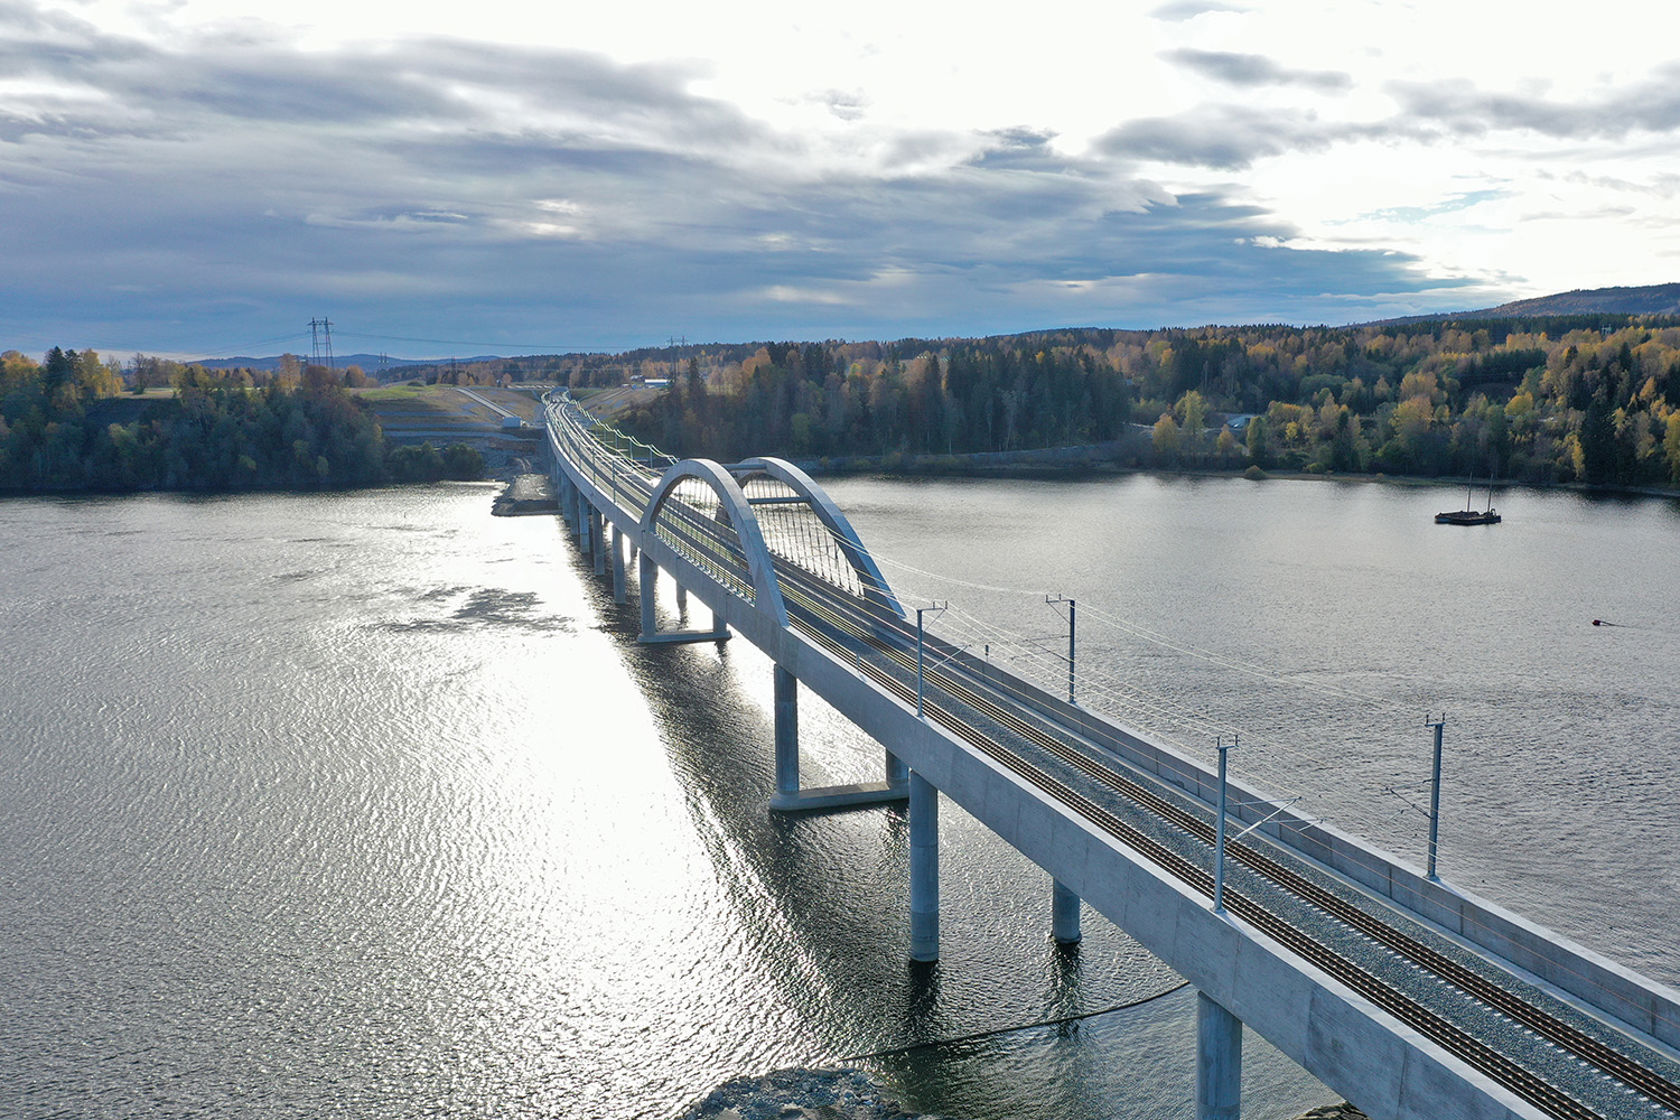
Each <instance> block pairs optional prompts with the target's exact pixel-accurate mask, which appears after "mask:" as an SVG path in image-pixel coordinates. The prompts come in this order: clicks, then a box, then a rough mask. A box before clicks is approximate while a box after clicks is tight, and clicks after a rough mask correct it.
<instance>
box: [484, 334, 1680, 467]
mask: <svg viewBox="0 0 1680 1120" xmlns="http://www.w3.org/2000/svg"><path fill="white" fill-rule="evenodd" d="M731 349H732V350H733V351H734V353H736V354H738V353H740V352H741V349H742V348H731ZM504 372H505V371H504ZM638 376H639V377H640V378H642V379H644V380H645V379H650V378H670V386H669V388H668V389H666V390H665V391H664V392H663V393H662V394H661V395H660V396H659V397H658V398H657V399H656V400H655V401H654V402H653V403H652V404H650V405H648V406H646V407H643V408H640V409H636V410H633V411H631V412H630V413H628V414H627V415H625V416H623V417H621V418H620V422H621V423H622V424H623V426H625V427H626V428H627V429H628V430H630V431H632V432H634V433H635V434H636V435H637V436H638V437H640V438H642V439H644V440H647V441H649V442H653V443H657V444H659V445H660V446H662V447H664V448H666V449H667V450H669V451H671V452H674V453H677V454H682V455H705V456H708V457H711V458H723V459H731V458H740V457H744V456H747V455H752V454H780V455H786V456H790V457H793V458H799V459H805V460H821V459H824V458H840V457H850V456H858V455H864V456H872V457H876V458H882V457H885V458H889V459H891V458H893V457H902V456H921V457H929V456H932V457H936V458H937V457H941V456H956V455H962V454H967V453H972V452H995V451H1017V450H1025V449H1037V448H1045V447H1055V446H1068V445H1079V444H1119V445H1120V446H1118V447H1111V448H1108V449H1106V455H1107V457H1108V458H1109V459H1111V460H1112V461H1116V462H1118V463H1120V464H1121V465H1123V466H1133V467H1161V468H1203V469H1243V468H1245V467H1248V466H1255V467H1259V468H1262V469H1268V470H1271V469H1278V470H1290V471H1304V472H1309V473H1383V474H1394V475H1412V476H1424V477H1443V476H1460V477H1462V476H1466V475H1472V474H1473V475H1475V476H1476V477H1480V478H1489V477H1497V478H1501V479H1506V480H1511V481H1521V482H1535V483H1550V482H1582V483H1588V484H1593V485H1619V486H1672V485H1676V484H1680V318H1674V317H1653V316H1627V315H1607V314H1589V315H1574V316H1544V317H1524V318H1513V319H1490V318H1478V319H1464V320H1431V321H1413V322H1403V323H1386V324H1372V325H1367V326H1354V327H1294V326H1287V325H1275V324H1274V325H1258V326H1245V327H1200V328H1171V329H1161V330H1152V331H1123V330H1103V329H1094V328H1092V329H1070V330H1058V331H1042V332H1031V333H1027V334H1020V335H1008V336H997V337H992V338H984V339H901V340H899V341H896V342H891V343H878V342H866V343H855V342H820V343H817V342H807V343H792V342H789V343H765V344H759V345H757V346H756V347H755V348H754V349H753V351H752V353H751V354H748V355H746V356H744V357H739V358H737V357H735V356H734V354H726V353H718V352H713V351H703V352H700V353H692V354H689V355H687V356H686V357H685V358H682V359H680V360H676V361H670V360H662V359H656V358H653V357H651V356H649V357H644V358H642V359H640V361H639V362H638V363H637V366H636V368H635V369H634V370H632V369H631V368H630V367H629V365H628V364H627V363H626V362H624V361H623V360H622V358H619V359H617V360H615V359H614V358H609V357H605V356H603V357H602V358H601V360H600V361H598V362H596V363H594V364H588V363H582V364H579V365H577V366H575V367H574V368H573V369H572V370H571V371H570V376H569V383H570V384H571V385H572V386H573V387H574V388H588V387H591V386H596V385H605V384H619V383H621V382H622V381H624V380H629V379H633V378H635V377H638ZM935 467H936V468H937V463H935Z"/></svg>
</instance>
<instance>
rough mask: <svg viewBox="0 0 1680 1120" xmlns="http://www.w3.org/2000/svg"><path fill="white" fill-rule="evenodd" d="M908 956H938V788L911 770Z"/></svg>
mask: <svg viewBox="0 0 1680 1120" xmlns="http://www.w3.org/2000/svg"><path fill="white" fill-rule="evenodd" d="M910 959H911V960H913V961H936V960H938V959H939V790H938V789H937V788H936V787H935V786H934V784H933V783H932V782H930V781H928V780H927V779H926V778H924V777H922V776H921V775H920V774H918V773H917V772H916V771H914V770H912V771H910Z"/></svg>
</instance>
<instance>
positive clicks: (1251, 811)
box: [944, 646, 1680, 1049]
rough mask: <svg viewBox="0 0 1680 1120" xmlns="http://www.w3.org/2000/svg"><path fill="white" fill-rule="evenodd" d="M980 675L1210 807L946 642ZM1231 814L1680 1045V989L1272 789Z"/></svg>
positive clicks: (1159, 753) (1244, 797)
mask: <svg viewBox="0 0 1680 1120" xmlns="http://www.w3.org/2000/svg"><path fill="white" fill-rule="evenodd" d="M944 655H948V656H951V657H954V658H955V659H956V660H958V661H959V662H961V663H962V664H963V665H964V667H965V668H966V669H967V670H968V671H969V672H972V673H974V674H975V675H977V676H983V677H989V678H990V679H991V680H992V681H993V682H995V683H997V684H1000V685H1002V686H1003V687H1005V688H1006V689H1008V690H1009V691H1011V692H1013V693H1015V694H1017V695H1019V696H1021V697H1023V698H1026V699H1029V700H1030V702H1031V703H1033V704H1036V705H1037V706H1039V707H1040V708H1042V709H1043V710H1045V711H1048V712H1053V713H1055V714H1056V715H1057V716H1058V717H1059V718H1060V719H1062V720H1063V721H1064V722H1066V723H1067V724H1069V725H1071V726H1074V727H1077V728H1079V729H1080V730H1081V731H1082V732H1083V733H1084V734H1085V735H1086V736H1087V737H1088V738H1090V739H1091V740H1092V741H1093V742H1096V743H1098V744H1099V745H1101V746H1104V747H1107V748H1108V749H1109V750H1112V751H1113V752H1114V753H1116V754H1117V755H1119V756H1120V757H1121V758H1123V759H1125V760H1126V761H1127V762H1129V763H1131V764H1132V765H1134V766H1136V767H1137V768H1138V769H1140V770H1142V771H1144V772H1145V773H1148V774H1153V775H1155V776H1156V777H1158V778H1159V779H1160V780H1161V781H1163V782H1166V783H1167V784H1169V785H1172V786H1175V787H1177V788H1178V789H1181V790H1183V791H1184V792H1186V793H1188V794H1190V795H1192V796H1194V797H1196V798H1198V799H1199V800H1201V801H1203V802H1205V803H1207V804H1210V805H1211V804H1213V803H1214V802H1215V801H1216V800H1217V798H1218V792H1219V776H1218V773H1217V772H1216V771H1213V770H1211V769H1209V768H1207V767H1204V766H1202V765H1201V764H1200V763H1198V762H1196V761H1195V760H1194V759H1191V758H1188V757H1186V756H1185V755H1182V754H1180V753H1178V752H1177V751H1175V750H1172V749H1171V748H1169V747H1166V746H1163V745H1161V744H1159V743H1154V742H1151V741H1150V740H1149V739H1147V738H1145V737H1144V736H1143V735H1142V734H1141V733H1139V732H1137V731H1134V730H1132V729H1130V728H1127V727H1124V726H1122V725H1121V724H1118V723H1116V722H1114V721H1113V720H1110V719H1109V718H1107V717H1106V716H1103V715H1102V714H1100V713H1097V712H1093V711H1090V710H1088V709H1085V708H1082V707H1078V706H1076V705H1073V704H1069V703H1068V702H1067V701H1066V700H1065V699H1062V698H1061V697H1058V696H1055V695H1052V694H1051V693H1048V692H1046V691H1045V690H1044V689H1042V688H1041V687H1039V686H1038V685H1035V684H1033V683H1032V682H1030V681H1027V680H1025V679H1023V678H1021V677H1018V676H1016V675H1015V674H1013V673H1010V672H1009V671H1008V670H1006V669H1002V668H1000V667H998V666H995V665H991V664H988V663H987V662H985V661H983V660H981V659H980V658H977V657H975V656H974V655H973V654H971V653H968V652H966V651H962V650H958V649H956V648H955V647H949V646H947V647H945V650H944ZM1227 785H1228V788H1229V791H1230V792H1229V794H1228V812H1229V814H1230V816H1231V817H1232V818H1233V819H1234V820H1237V821H1240V822H1241V823H1242V826H1243V827H1249V826H1254V828H1255V831H1256V832H1259V833H1262V834H1264V835H1265V836H1267V837H1268V838H1270V839H1271V840H1273V841H1275V842H1277V843H1279V844H1281V845H1283V846H1285V847H1287V848H1290V849H1292V850H1293V851H1296V852H1298V853H1300V854H1301V855H1304V856H1306V857H1308V858H1310V859H1312V860H1315V861H1316V862H1318V863H1321V864H1323V865H1324V866H1326V867H1328V868H1330V869H1331V870H1333V871H1336V872H1339V873H1340V874H1341V875H1343V876H1344V877H1346V878H1348V879H1351V880H1353V881H1354V882H1356V883H1358V884H1360V885H1361V886H1363V887H1364V888H1365V889H1367V890H1368V891H1370V892H1371V893H1373V894H1375V895H1378V896H1381V897H1383V898H1386V899H1388V900H1389V901H1390V902H1392V903H1393V904H1394V905H1395V906H1397V907H1399V908H1400V909H1402V910H1405V911H1407V912H1409V913H1411V914H1413V915H1414V916H1416V917H1418V918H1421V919H1423V920H1425V921H1428V922H1431V923H1433V924H1434V925H1437V926H1439V927H1441V928H1442V929H1444V930H1446V931H1447V932H1448V933H1451V934H1454V935H1457V936H1458V937H1460V938H1462V939H1463V940H1465V941H1467V942H1470V943H1471V944H1473V945H1476V946H1478V947H1480V948H1482V949H1485V950H1487V951H1489V952H1491V953H1493V954H1495V955H1497V956H1498V957H1501V958H1503V959H1504V960H1505V961H1507V962H1509V963H1510V964H1511V965H1513V966H1515V967H1516V968H1519V969H1521V970H1523V971H1525V972H1527V973H1529V974H1531V975H1532V976H1533V977H1535V978H1537V979H1539V980H1542V981H1544V982H1546V983H1548V984H1550V985H1552V986H1554V987H1556V988H1558V989H1560V990H1562V991H1563V992H1565V993H1567V994H1568V995H1570V996H1573V997H1575V998H1576V999H1577V1000H1579V1001H1581V1002H1582V1003H1585V1004H1587V1005H1589V1006H1591V1007H1594V1008H1597V1009H1598V1010H1599V1011H1601V1012H1603V1013H1604V1014H1606V1015H1608V1016H1610V1017H1611V1018H1613V1019H1615V1020H1617V1021H1619V1022H1621V1023H1623V1024H1625V1025H1626V1026H1629V1027H1632V1028H1633V1029H1635V1030H1637V1031H1640V1032H1642V1033H1644V1034H1646V1035H1649V1036H1650V1037H1652V1038H1655V1039H1657V1040H1658V1041H1660V1042H1663V1043H1665V1044H1667V1045H1669V1046H1672V1047H1675V1048H1676V1049H1680V991H1676V990H1675V989H1673V988H1671V987H1669V986H1667V985H1665V984H1661V983H1659V982H1657V981H1655V980H1652V979H1651V978H1649V977H1647V976H1642V975H1640V974H1639V973H1637V972H1634V971H1633V970H1631V969H1628V968H1626V967H1624V966H1622V965H1619V964H1617V963H1616V962H1615V961H1613V960H1610V959H1609V958H1608V957H1606V956H1604V955H1602V954H1600V953H1597V952H1595V951H1593V950H1592V949H1589V948H1587V947H1585V946H1583V945H1580V944H1578V943H1576V942H1574V941H1572V940H1570V939H1569V938H1567V937H1564V936H1563V935H1562V934H1559V933H1556V932H1555V931H1552V930H1549V929H1546V928H1545V927H1543V926H1540V925H1537V924H1535V923H1534V922H1531V921H1529V920H1527V919H1526V918H1523V917H1521V916H1520V915H1517V914H1514V913H1512V912H1511V911H1509V910H1506V909H1504V908H1503V907H1500V906H1498V905H1496V904H1494V903H1492V902H1489V901H1487V900H1486V899H1483V898H1479V897H1477V896H1476V895H1474V894H1470V893H1468V892H1465V891H1461V890H1459V889H1458V888H1456V887H1453V886H1450V885H1449V884H1447V883H1444V882H1441V881H1439V880H1431V879H1428V878H1427V877H1425V876H1424V875H1423V874H1422V873H1421V872H1419V871H1418V870H1416V869H1414V868H1412V867H1408V866H1406V865H1405V864H1403V863H1401V862H1400V861H1399V860H1398V859H1397V858H1396V857H1394V856H1393V855H1390V854H1389V853H1387V852H1384V851H1383V850H1382V849H1380V848H1376V847H1373V846H1372V845H1370V844H1368V843H1366V842H1364V841H1362V840H1360V839H1358V838H1356V837H1353V836H1350V835H1348V834H1347V833H1344V832H1341V831H1340V830H1338V829H1335V828H1332V827H1330V826H1328V825H1324V824H1320V823H1317V822H1314V821H1309V820H1307V819H1305V818H1303V817H1301V816H1299V815H1298V814H1296V813H1293V812H1291V811H1290V810H1289V809H1287V808H1282V807H1280V805H1279V804H1278V802H1277V800H1276V799H1275V798H1273V797H1272V796H1271V795H1270V794H1267V793H1264V792H1262V791H1260V790H1257V789H1254V788H1252V787H1249V786H1246V785H1244V784H1243V783H1241V782H1238V781H1235V780H1229V781H1228V782H1227Z"/></svg>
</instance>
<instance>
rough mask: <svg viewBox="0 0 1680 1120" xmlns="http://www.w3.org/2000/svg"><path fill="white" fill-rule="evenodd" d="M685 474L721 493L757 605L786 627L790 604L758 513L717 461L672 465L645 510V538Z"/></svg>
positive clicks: (721, 504)
mask: <svg viewBox="0 0 1680 1120" xmlns="http://www.w3.org/2000/svg"><path fill="white" fill-rule="evenodd" d="M685 478H697V479H699V480H700V481H701V482H704V483H705V484H706V485H708V486H710V487H711V488H712V491H713V492H714V493H716V494H717V497H718V509H719V511H720V512H721V513H723V514H724V515H725V516H726V517H728V519H729V523H730V524H731V525H732V526H734V529H735V535H736V537H737V538H739V540H740V542H741V551H742V552H743V553H744V554H745V555H746V560H747V575H748V577H749V578H750V579H751V580H752V585H753V601H754V605H755V606H756V607H757V608H758V610H759V611H760V612H761V613H762V614H764V615H765V616H766V617H767V620H768V621H769V622H770V623H772V624H773V625H775V626H776V627H778V628H782V627H786V626H787V624H788V616H787V606H786V604H785V603H783V601H782V589H781V585H780V584H778V583H777V582H776V568H775V565H774V563H773V562H772V560H771V558H770V548H769V546H768V545H766V544H765V543H764V531H763V530H762V529H761V528H760V527H759V524H758V517H757V516H756V515H755V514H754V513H753V511H752V506H751V505H749V504H748V502H747V495H746V494H745V493H744V492H743V491H742V490H741V484H740V483H738V482H736V481H735V478H734V476H732V475H731V474H730V473H729V472H728V471H726V470H724V469H723V467H721V466H719V465H718V464H717V463H715V462H713V461H712V460H710V459H684V460H682V461H681V462H678V463H676V464H674V465H672V466H671V467H670V468H668V469H667V470H666V471H665V473H664V475H662V476H661V477H660V479H659V482H658V483H657V484H656V485H655V486H654V488H653V493H652V494H651V495H649V497H648V504H647V508H645V509H643V510H642V520H641V535H642V538H643V539H644V540H645V539H648V538H650V537H654V536H656V535H657V534H656V533H655V531H654V525H655V524H656V522H657V521H658V519H659V511H660V510H661V509H662V508H663V507H664V505H665V501H666V499H668V498H669V497H670V496H671V495H672V494H673V493H674V492H675V491H676V488H677V484H678V483H680V482H681V481H682V480H683V479H685Z"/></svg>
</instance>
